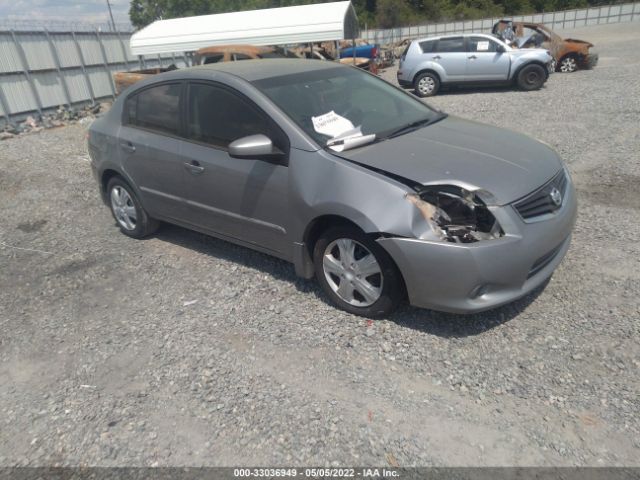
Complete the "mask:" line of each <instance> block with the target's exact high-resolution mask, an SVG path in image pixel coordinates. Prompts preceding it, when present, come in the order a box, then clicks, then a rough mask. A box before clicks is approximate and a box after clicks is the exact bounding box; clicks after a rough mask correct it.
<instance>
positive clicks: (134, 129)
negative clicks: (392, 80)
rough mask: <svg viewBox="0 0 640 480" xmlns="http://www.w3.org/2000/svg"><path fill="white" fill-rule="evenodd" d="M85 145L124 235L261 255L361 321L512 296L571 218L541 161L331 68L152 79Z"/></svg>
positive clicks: (234, 65)
mask: <svg viewBox="0 0 640 480" xmlns="http://www.w3.org/2000/svg"><path fill="white" fill-rule="evenodd" d="M371 99H375V102H372V101H371ZM88 141H89V154H90V156H91V166H92V169H93V171H94V175H95V177H96V179H97V181H98V183H99V185H100V189H101V191H102V193H103V198H104V200H105V202H106V203H107V205H109V206H110V207H111V211H112V213H113V216H114V218H115V220H116V222H117V225H118V226H119V227H120V230H121V231H122V232H123V233H124V234H126V235H128V236H131V237H134V238H142V237H144V236H146V235H148V234H150V233H152V232H153V231H154V230H155V228H157V226H158V221H159V220H163V221H167V222H171V223H175V224H177V225H181V226H183V227H187V228H191V229H194V230H197V231H201V232H204V233H207V234H210V235H213V236H217V237H220V238H223V239H226V240H230V241H232V242H235V243H238V244H241V245H245V246H248V247H251V248H254V249H256V250H260V251H262V252H265V253H268V254H271V255H274V256H277V257H280V258H282V259H285V260H287V261H290V262H292V263H293V264H294V266H295V269H296V273H297V274H298V275H300V276H302V277H304V278H312V277H313V276H314V275H315V277H316V279H317V281H318V282H319V283H320V285H321V286H322V288H323V289H324V291H325V293H326V295H327V296H328V297H329V298H330V299H331V300H333V302H334V303H335V304H336V305H338V306H339V307H340V308H342V309H344V310H346V311H349V312H351V313H355V314H358V315H366V316H369V317H371V316H381V315H386V314H388V313H389V312H391V311H392V310H393V309H394V308H395V306H396V305H397V304H398V302H400V301H401V300H402V299H403V298H404V296H405V294H406V296H407V297H408V299H409V301H410V303H411V304H413V305H416V306H421V307H427V308H433V309H439V310H446V311H453V312H460V313H469V312H475V311H481V310H486V309H489V308H493V307H496V306H498V305H501V304H504V303H508V302H510V301H512V300H514V299H516V298H519V297H520V296H522V295H525V294H526V293H528V292H530V291H531V290H532V289H534V288H536V287H537V286H539V285H540V284H542V283H543V282H544V281H545V280H546V279H547V278H548V277H549V276H550V275H551V274H552V272H553V270H554V269H555V268H556V266H557V265H558V264H559V263H560V261H561V260H562V258H563V256H564V254H565V253H566V251H567V249H568V248H569V243H570V238H571V229H572V227H573V223H574V220H575V215H576V199H575V192H574V190H573V185H572V183H571V181H570V178H569V176H568V173H567V172H566V170H565V168H564V166H563V164H562V161H561V160H560V158H559V156H558V155H557V153H556V152H554V151H553V150H552V149H551V148H549V147H547V146H546V145H543V144H541V143H540V142H537V141H536V140H534V139H531V138H529V137H527V136H525V135H522V134H519V133H515V132H510V131H507V130H502V129H498V128H496V127H492V126H489V125H482V124H479V123H477V122H469V121H466V120H463V119H460V118H454V117H449V116H447V115H446V114H444V113H442V112H438V111H435V110H433V109H431V108H430V107H429V106H427V105H426V104H425V103H424V102H422V101H420V100H418V99H417V98H415V97H414V96H413V95H409V94H407V93H406V92H403V91H402V90H400V89H398V88H395V87H393V86H391V85H389V84H388V83H387V82H385V81H383V80H381V79H379V78H377V77H376V76H375V75H371V74H369V73H366V72H363V71H362V70H360V69H356V68H349V67H345V66H342V65H339V64H336V63H330V62H318V61H306V60H289V59H276V60H272V61H268V62H263V61H247V62H226V63H218V64H215V65H208V66H201V67H198V68H191V69H184V70H177V71H175V72H169V73H166V74H163V75H158V76H156V77H152V78H150V79H148V80H145V81H144V82H140V83H139V84H137V85H134V86H133V87H131V88H130V89H129V90H128V91H127V92H126V94H125V95H122V96H120V97H119V98H118V99H117V100H116V102H115V103H114V105H113V107H112V109H111V110H110V111H109V112H108V113H107V114H106V115H105V116H104V117H101V118H98V119H97V120H96V121H95V122H94V123H93V124H92V125H91V127H90V130H89V139H88ZM416 152H418V153H416ZM443 179H446V180H443Z"/></svg>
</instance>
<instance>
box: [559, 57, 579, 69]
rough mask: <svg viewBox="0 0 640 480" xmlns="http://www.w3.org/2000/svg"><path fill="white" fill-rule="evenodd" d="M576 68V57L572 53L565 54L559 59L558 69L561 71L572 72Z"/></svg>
mask: <svg viewBox="0 0 640 480" xmlns="http://www.w3.org/2000/svg"><path fill="white" fill-rule="evenodd" d="M576 70H578V59H577V58H576V57H575V56H574V55H567V56H566V57H564V58H563V59H562V60H560V71H561V72H562V73H572V72H575V71H576Z"/></svg>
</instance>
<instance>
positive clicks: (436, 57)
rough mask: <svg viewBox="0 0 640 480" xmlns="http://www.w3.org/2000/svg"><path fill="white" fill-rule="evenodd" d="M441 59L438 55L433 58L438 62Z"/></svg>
mask: <svg viewBox="0 0 640 480" xmlns="http://www.w3.org/2000/svg"><path fill="white" fill-rule="evenodd" d="M441 58H442V57H441V56H440V55H436V56H435V57H433V59H434V60H440V59H441Z"/></svg>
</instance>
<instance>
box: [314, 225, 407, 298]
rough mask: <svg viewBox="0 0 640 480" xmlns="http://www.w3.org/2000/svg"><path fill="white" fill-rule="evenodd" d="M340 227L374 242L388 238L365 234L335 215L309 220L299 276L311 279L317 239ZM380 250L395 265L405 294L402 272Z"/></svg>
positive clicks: (369, 233) (385, 235) (396, 265)
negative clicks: (352, 228) (357, 231)
mask: <svg viewBox="0 0 640 480" xmlns="http://www.w3.org/2000/svg"><path fill="white" fill-rule="evenodd" d="M340 226H349V227H354V228H356V229H358V230H360V231H361V232H362V233H363V234H364V235H366V236H368V237H369V238H371V240H374V241H375V240H376V239H378V238H381V237H388V236H389V235H388V234H386V233H382V232H375V233H373V232H367V231H366V230H365V229H364V228H362V227H361V226H360V225H358V224H357V223H356V222H354V221H353V220H350V219H349V218H347V217H344V216H341V215H335V214H327V215H319V216H317V217H315V218H314V219H313V220H311V221H310V222H309V224H308V225H307V227H306V228H305V231H304V235H303V245H304V252H303V262H304V264H305V265H304V268H303V269H302V271H304V272H305V274H304V275H301V276H303V277H305V278H312V277H313V275H314V273H315V267H314V266H313V250H314V248H315V245H316V243H317V241H318V239H319V238H320V236H321V235H322V233H323V232H325V231H327V230H328V229H329V228H333V227H340ZM380 248H381V249H382V250H383V251H385V253H386V254H387V255H388V256H389V258H390V259H391V261H392V262H393V264H394V265H395V267H396V269H397V271H398V274H399V279H400V281H401V282H402V285H401V287H402V288H403V291H404V292H405V294H406V291H407V289H406V283H405V279H404V275H403V274H402V271H401V270H400V267H398V264H397V262H396V261H395V259H394V258H393V256H392V255H391V254H390V253H389V252H388V251H387V250H386V249H385V248H384V247H382V246H380Z"/></svg>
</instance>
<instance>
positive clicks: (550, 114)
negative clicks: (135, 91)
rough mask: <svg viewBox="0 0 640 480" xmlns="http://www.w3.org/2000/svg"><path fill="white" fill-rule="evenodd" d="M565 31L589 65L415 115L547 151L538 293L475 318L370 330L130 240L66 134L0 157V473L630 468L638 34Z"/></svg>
mask: <svg viewBox="0 0 640 480" xmlns="http://www.w3.org/2000/svg"><path fill="white" fill-rule="evenodd" d="M571 33H572V35H573V36H575V37H577V38H585V39H593V40H594V41H596V42H597V47H598V50H599V52H600V55H601V57H600V64H599V65H598V67H597V68H596V69H595V70H593V71H581V72H577V73H575V74H567V75H563V74H555V75H553V76H552V78H551V79H550V81H549V82H548V83H547V85H546V86H545V88H544V89H543V90H541V91H538V92H531V93H524V92H520V91H512V90H495V89H492V90H469V91H465V90H459V91H456V92H452V93H449V94H443V95H441V96H438V97H436V98H434V99H433V100H431V101H430V103H432V104H433V105H435V106H437V107H438V108H441V109H443V110H445V111H447V112H449V113H451V114H455V115H460V116H464V117H467V118H472V119H478V120H482V121H485V122H488V123H492V124H495V125H499V126H503V127H509V128H512V129H515V130H519V131H522V132H526V133H528V134H531V135H533V136H536V137H538V138H540V139H541V140H544V141H545V142H547V143H549V144H551V145H552V146H554V147H555V148H556V149H557V150H558V151H559V152H560V153H561V155H562V156H563V157H564V158H565V159H566V161H567V163H568V165H569V168H570V170H571V172H572V174H573V177H574V179H575V182H576V184H577V188H578V192H579V199H580V214H579V218H578V223H577V226H576V229H575V235H574V240H573V244H572V247H571V249H570V251H569V253H568V256H567V257H566V259H565V261H564V262H563V264H562V265H561V266H560V268H559V269H558V270H557V272H556V273H555V275H554V276H553V278H552V279H551V281H550V282H549V283H548V284H547V285H546V288H544V289H543V290H541V291H538V292H536V294H535V295H532V296H530V297H528V298H525V299H523V300H521V301H519V302H516V303H515V304H513V305H509V306H507V307H504V308H501V309H499V310H496V311H492V312H489V313H486V314H481V315H473V316H467V317H465V316H454V315H446V314H440V313H435V312H431V311H426V310H419V309H414V308H410V307H407V306H405V307H404V308H403V309H402V310H401V311H400V312H398V313H397V314H395V315H394V316H393V317H392V318H390V319H388V320H383V321H375V322H368V321H367V320H366V319H362V318H358V317H354V316H351V315H348V314H346V313H342V312H340V311H338V310H335V309H334V308H332V307H331V306H329V305H328V304H327V303H326V300H325V298H324V296H323V295H322V293H321V292H320V290H319V289H318V287H317V286H316V285H315V284H314V283H313V282H306V281H302V280H300V279H297V278H296V277H295V275H294V272H293V268H292V266H291V265H289V264H286V263H284V262H281V261H279V260H276V259H273V258H270V257H268V256H265V255H262V254H259V253H255V252H253V251H250V250H247V249H244V248H240V247H237V246H234V245H231V244H228V243H225V242H222V241H218V240H214V239H211V238H207V237H205V236H203V235H200V234H197V233H193V232H189V231H186V230H183V229H180V228H177V227H171V226H165V227H164V228H162V230H161V231H160V232H159V233H158V234H157V235H155V236H154V237H152V238H150V239H148V240H145V241H136V240H132V239H129V238H127V237H125V236H124V235H121V234H120V233H119V232H118V230H117V228H116V227H115V224H114V221H113V219H112V217H111V216H110V214H109V212H108V210H107V209H106V208H105V207H104V206H103V205H102V204H101V202H100V200H99V198H98V193H97V188H96V185H95V183H94V181H93V179H92V177H91V174H90V170H89V164H88V159H87V153H86V151H85V140H84V128H83V127H82V126H73V127H67V128H60V129H55V130H48V131H45V132H42V133H40V134H33V135H26V136H22V137H19V138H14V139H11V140H7V141H4V142H1V143H0V219H1V223H0V242H2V243H0V332H1V333H0V465H5V466H6V465H16V464H20V465H50V464H63V465H79V464H82V465H111V466H114V465H119V466H123V465H236V464H245V465H246V464H251V465H256V464H264V465H290V464H295V465H305V464H307V465H308V464H316V465H345V464H351V465H353V464H357V465H371V464H376V465H388V464H389V465H396V464H399V465H401V466H407V465H637V464H638V458H640V440H639V439H640V416H639V415H638V412H639V411H640V397H639V395H638V394H639V391H640V373H639V372H640V368H639V367H640V347H639V344H638V334H639V333H640V332H639V330H640V321H639V320H640V246H639V243H638V239H639V238H640V222H639V221H638V220H639V218H640V213H639V212H640V195H639V193H638V186H639V185H640V157H639V153H638V152H640V127H639V119H640V82H639V81H638V78H640V50H639V49H637V48H635V45H637V44H638V42H639V41H640V29H639V28H638V23H635V24H632V25H629V24H627V25H622V26H619V25H608V26H602V27H592V28H586V29H581V30H579V31H576V32H571ZM393 74H394V72H393V71H388V72H386V75H389V76H390V77H391V78H393Z"/></svg>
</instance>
